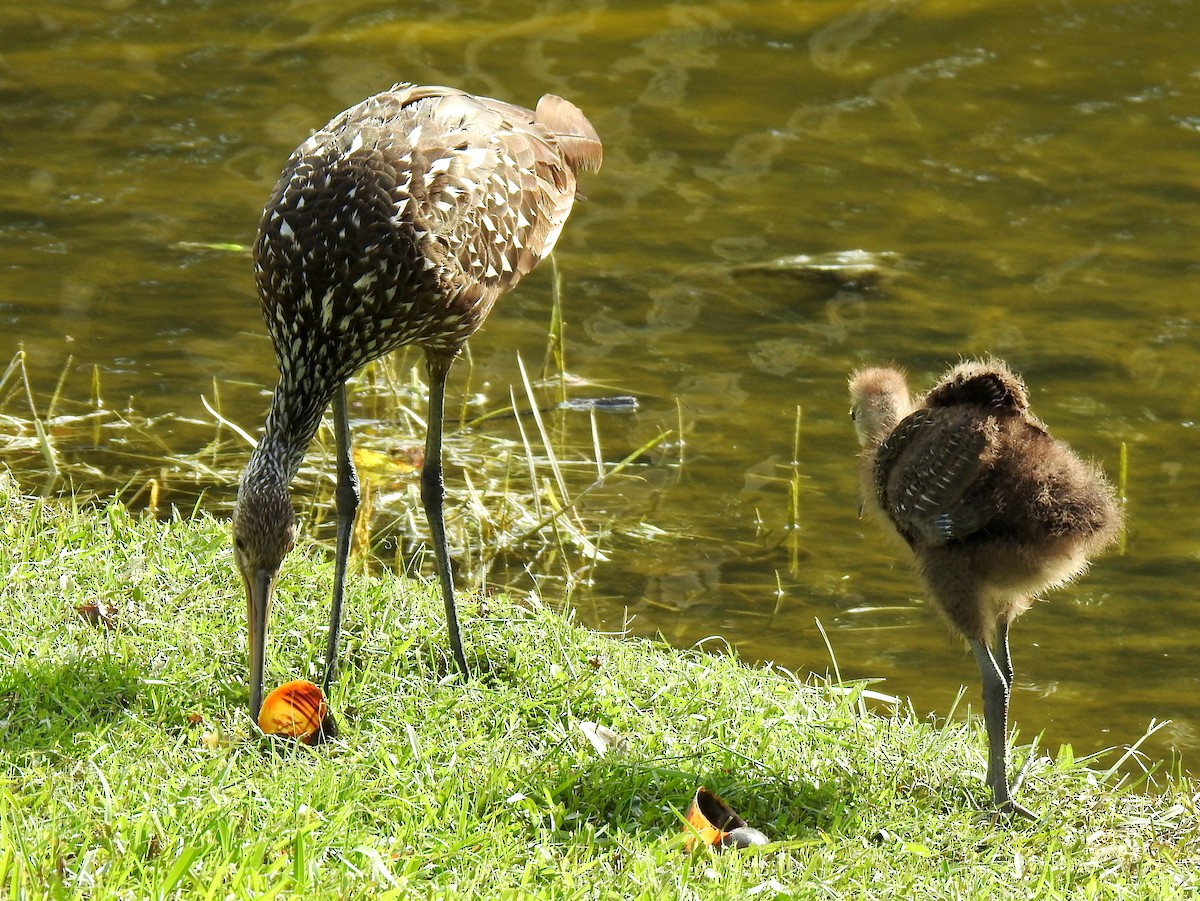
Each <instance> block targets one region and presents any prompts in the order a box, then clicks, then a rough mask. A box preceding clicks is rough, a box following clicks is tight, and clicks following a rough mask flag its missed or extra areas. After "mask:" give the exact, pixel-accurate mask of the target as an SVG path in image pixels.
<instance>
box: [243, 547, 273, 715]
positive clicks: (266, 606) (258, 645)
mask: <svg viewBox="0 0 1200 901" xmlns="http://www.w3.org/2000/svg"><path fill="white" fill-rule="evenodd" d="M276 575H277V574H276V573H274V572H271V571H270V570H266V569H260V570H257V571H255V572H254V573H253V575H252V576H251V577H249V578H247V579H246V616H247V619H248V620H249V624H250V718H251V719H253V720H254V721H255V722H258V712H259V710H261V709H262V685H263V668H264V665H265V663H266V654H267V617H268V615H269V614H270V612H271V597H272V595H274V593H275V576H276Z"/></svg>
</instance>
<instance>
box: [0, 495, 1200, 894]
mask: <svg viewBox="0 0 1200 901" xmlns="http://www.w3.org/2000/svg"><path fill="white" fill-rule="evenodd" d="M10 488H11V486H10ZM0 495H3V492H0ZM0 532H2V534H3V541H2V542H0V573H2V574H3V582H2V583H0V623H2V624H3V625H2V627H0V761H2V766H0V896H2V895H4V894H6V893H7V894H8V895H9V896H12V897H20V896H29V897H41V896H50V897H65V898H70V897H80V898H115V897H123V898H147V897H156V896H174V895H179V896H184V897H217V898H225V897H248V896H253V897H293V896H299V895H302V894H303V895H309V896H313V897H367V896H370V897H388V896H395V897H414V896H415V897H426V896H439V895H441V896H447V897H456V898H465V897H480V898H502V897H547V898H593V897H597V898H598V897H634V898H641V897H645V898H674V897H687V898H744V897H761V898H775V897H800V898H843V897H844V898H851V897H852V898H892V897H897V898H907V897H931V898H1021V899H1026V898H1043V897H1045V898H1058V897H1123V898H1124V897H1129V898H1135V897H1136V898H1167V897H1176V896H1188V895H1189V893H1190V894H1191V895H1192V896H1194V894H1195V893H1196V892H1197V891H1200V877H1198V876H1197V868H1198V865H1200V826H1198V825H1197V819H1196V814H1195V807H1194V805H1195V803H1196V800H1197V791H1198V789H1197V786H1196V785H1195V784H1191V783H1187V782H1184V781H1172V780H1166V781H1164V780H1162V779H1161V778H1160V780H1159V786H1158V787H1157V788H1155V789H1154V790H1153V791H1150V792H1129V791H1125V790H1114V789H1113V788H1112V787H1111V786H1106V785H1105V782H1104V780H1103V779H1101V778H1099V777H1098V776H1097V772H1096V771H1094V770H1091V769H1089V768H1088V767H1087V766H1085V765H1084V764H1083V763H1082V762H1080V761H1075V760H1072V759H1071V756H1070V754H1069V753H1067V752H1062V753H1059V754H1058V755H1057V759H1055V760H1053V761H1051V760H1049V759H1038V760H1036V761H1035V762H1034V764H1033V766H1032V767H1031V769H1030V773H1029V775H1028V778H1027V780H1026V785H1025V788H1024V789H1023V790H1022V794H1021V799H1022V800H1023V801H1024V802H1025V803H1026V804H1028V805H1029V806H1031V807H1032V808H1033V809H1034V810H1035V811H1038V812H1041V813H1045V814H1046V816H1045V817H1044V818H1043V820H1042V821H1041V822H1039V823H1026V822H1018V823H1016V824H1015V825H1014V826H1012V827H1011V828H1004V827H998V826H996V825H994V824H992V823H990V822H988V821H987V819H986V817H984V816H981V812H980V809H979V807H978V806H977V805H978V804H979V803H980V802H981V801H982V800H983V799H984V797H985V795H984V789H983V785H982V782H981V774H982V769H983V766H984V759H983V752H984V739H983V736H982V734H981V732H980V731H979V730H978V729H977V728H976V727H974V726H965V725H962V724H959V723H951V724H948V725H946V724H940V725H935V724H931V723H929V722H925V721H921V720H918V719H917V718H915V717H913V716H912V715H911V714H910V713H908V712H906V711H905V710H904V709H903V708H901V709H900V711H899V712H898V713H896V714H894V715H880V714H877V713H870V712H868V711H867V710H866V709H865V705H864V703H863V700H862V697H861V693H860V691H859V690H858V689H859V688H861V686H859V687H855V686H833V685H829V684H827V683H825V682H821V681H809V682H801V681H798V680H796V679H794V678H792V677H790V676H789V675H788V674H786V673H781V672H779V671H776V670H768V669H761V668H750V667H747V666H745V665H743V664H740V663H739V662H737V661H736V660H735V659H732V658H730V657H729V656H727V655H709V654H704V653H700V652H696V651H690V652H688V651H683V652H680V651H673V650H670V649H668V648H665V647H662V646H659V645H654V644H648V643H645V642H641V641H624V640H614V639H612V638H607V637H604V636H601V635H598V634H596V633H593V632H589V631H586V630H583V629H580V628H577V627H575V626H573V625H571V624H570V623H568V622H567V621H565V620H564V619H563V618H562V617H561V616H559V615H558V614H555V613H554V612H552V611H549V610H547V609H544V608H543V607H542V606H540V605H539V604H537V603H536V602H532V601H521V600H520V599H516V600H511V599H510V600H505V599H500V598H488V599H486V601H484V602H482V603H481V602H480V600H479V599H478V598H475V599H469V598H468V599H464V602H463V605H462V606H463V613H464V636H465V639H466V642H467V648H468V656H469V658H470V659H471V660H472V661H473V663H474V664H475V666H476V667H477V668H478V670H479V671H480V672H481V673H482V675H481V676H480V677H478V678H476V679H474V680H472V681H470V682H463V681H462V680H461V679H459V678H457V677H455V676H453V675H447V665H448V655H447V652H446V649H445V647H444V634H443V630H442V620H441V604H440V601H439V600H438V599H437V597H436V595H435V594H432V593H431V592H430V591H429V590H428V589H427V588H426V587H424V586H422V585H418V584H414V583H410V582H405V581H400V580H396V579H393V578H387V579H383V580H373V579H368V578H366V577H361V576H360V577H356V578H355V579H354V581H353V584H352V586H351V591H350V595H349V604H348V611H347V622H346V630H345V634H346V644H345V648H344V653H343V657H342V659H343V661H344V667H343V675H342V679H341V681H340V684H339V685H338V686H337V687H336V688H335V690H334V692H333V696H332V698H331V701H332V704H333V707H334V710H335V711H336V712H337V713H338V715H339V718H340V721H341V727H342V735H341V737H340V738H339V739H337V740H336V741H335V742H333V743H332V744H330V745H327V746H325V747H322V748H318V749H311V748H307V747H304V746H296V745H273V744H271V743H269V742H264V741H261V740H252V739H251V738H249V737H248V735H247V733H248V722H247V718H246V714H245V711H244V706H245V703H246V688H245V685H244V681H243V680H244V671H245V623H244V610H243V597H242V588H241V585H240V583H239V582H238V580H237V577H236V575H235V573H234V571H233V567H232V562H231V557H230V552H229V549H228V539H227V527H226V526H225V524H223V523H219V522H216V521H213V520H211V519H207V518H199V519H197V520H195V521H176V522H171V523H160V522H156V521H154V520H152V519H148V518H142V517H136V516H131V515H129V514H127V513H126V512H125V511H124V509H123V508H121V507H119V506H109V507H100V508H95V509H90V510H76V509H73V508H72V507H71V506H70V505H68V504H61V503H52V502H45V503H42V502H32V501H27V500H24V499H20V498H17V497H15V496H13V495H12V494H11V491H10V492H9V493H8V494H7V495H4V496H0ZM329 580H330V566H329V564H328V562H327V560H326V559H325V556H324V555H323V554H321V553H319V552H317V551H312V552H308V553H306V552H303V551H302V552H298V553H296V554H294V555H293V556H292V558H291V559H290V560H289V561H288V563H287V564H286V566H285V571H284V575H283V578H282V582H281V586H280V603H279V604H278V605H277V608H276V610H275V613H274V617H273V621H272V632H271V635H270V648H271V656H270V664H269V670H268V685H269V686H273V685H276V684H278V683H279V682H281V681H284V680H286V679H290V678H300V677H309V678H313V677H315V676H316V675H317V673H316V672H315V669H314V667H315V661H317V660H318V658H319V657H320V655H321V653H322V649H323V642H324V628H325V621H326V619H325V618H326V615H327V603H328V601H327V598H328V585H329ZM79 608H83V612H82V614H81V612H80V609H79ZM814 664H815V665H821V664H818V662H817V661H814ZM883 713H884V714H886V709H885V710H884V711H883ZM589 721H590V722H597V723H601V724H603V725H605V726H608V727H610V728H612V729H613V730H615V731H616V732H617V733H619V735H620V736H622V737H623V739H624V741H623V742H621V743H619V745H618V746H617V747H614V748H612V749H611V750H609V751H608V752H607V753H604V754H601V753H600V752H599V751H598V750H597V749H596V748H595V747H593V745H592V744H591V743H590V742H589V740H588V739H587V738H586V737H585V735H584V733H583V731H582V730H581V729H580V724H581V723H583V722H589ZM1130 738H1131V739H1133V738H1136V736H1130ZM1016 756H1017V758H1018V759H1019V760H1023V759H1024V756H1025V755H1024V754H1023V753H1021V752H1020V751H1018V753H1017V754H1016ZM1112 762H1113V761H1112V760H1106V761H1104V762H1103V763H1102V764H1099V765H1098V764H1093V766H1101V767H1102V766H1103V765H1107V764H1110V763H1112ZM700 785H705V786H708V787H709V788H711V789H712V790H714V791H716V792H717V793H718V794H720V795H722V796H723V797H724V798H725V799H726V800H727V801H728V802H729V803H730V804H732V805H733V806H734V807H735V808H736V809H737V810H738V812H739V813H740V814H742V816H744V817H745V818H746V819H747V820H748V821H750V822H751V823H752V824H755V825H757V826H758V827H759V828H761V829H762V830H763V831H764V832H765V833H766V834H767V835H768V836H769V837H770V838H771V839H772V840H773V841H774V844H772V845H771V846H769V847H767V848H766V849H761V850H751V851H746V852H723V853H716V852H712V851H708V850H702V851H698V852H694V853H690V854H689V853H687V852H685V851H684V850H683V847H682V840H683V833H682V830H681V821H680V814H682V812H683V810H684V808H685V807H686V805H687V804H688V801H689V799H690V798H691V796H692V795H693V793H694V792H695V790H696V788H697V787H698V786H700Z"/></svg>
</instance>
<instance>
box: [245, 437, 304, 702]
mask: <svg viewBox="0 0 1200 901" xmlns="http://www.w3.org/2000/svg"><path fill="white" fill-rule="evenodd" d="M271 472H272V471H271V470H270V469H269V468H260V467H256V466H255V465H254V461H253V460H252V461H251V465H250V466H249V467H247V469H246V473H245V475H243V476H242V482H241V485H240V487H239V488H238V499H237V506H236V507H235V508H234V511H233V556H234V559H235V560H236V561H237V566H238V571H239V572H240V573H241V574H242V581H243V582H245V584H246V615H247V618H248V621H249V626H250V639H249V645H250V715H251V716H252V717H254V718H255V719H257V718H258V711H259V708H260V707H261V706H262V683H263V667H264V663H265V660H266V641H267V617H268V615H269V614H270V612H271V599H272V597H273V596H274V594H275V580H276V578H277V577H278V576H279V567H280V566H281V565H282V563H283V558H284V557H285V556H287V553H288V551H290V550H291V549H292V546H293V545H294V544H295V543H296V513H295V511H294V510H293V509H292V499H291V497H290V496H289V494H288V490H287V485H286V484H285V483H284V481H283V480H282V479H281V478H279V477H276V476H274V475H273V474H271Z"/></svg>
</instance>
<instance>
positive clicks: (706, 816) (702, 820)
mask: <svg viewBox="0 0 1200 901" xmlns="http://www.w3.org/2000/svg"><path fill="white" fill-rule="evenodd" d="M685 819H686V820H687V823H686V824H685V825H684V827H683V828H684V829H685V830H686V831H687V838H686V839H685V840H684V847H685V848H687V849H688V850H689V851H691V850H692V848H694V847H695V846H696V845H697V844H698V843H701V842H703V843H704V844H706V845H712V846H713V847H714V848H749V847H750V846H751V845H766V844H769V843H770V840H769V839H768V838H767V837H766V836H765V835H763V834H762V833H761V832H759V831H758V830H757V829H755V828H754V827H753V826H751V825H749V824H748V823H747V822H746V821H745V820H743V819H742V818H741V817H740V816H738V815H737V813H736V812H735V811H734V809H733V808H732V807H730V806H729V805H728V804H726V803H725V802H724V801H722V800H721V799H720V798H719V797H718V796H717V795H715V794H713V793H712V792H710V791H709V790H708V789H707V788H704V787H703V786H702V787H700V788H698V789H696V796H695V797H694V798H692V803H691V805H690V806H689V807H688V809H687V815H686V817H685Z"/></svg>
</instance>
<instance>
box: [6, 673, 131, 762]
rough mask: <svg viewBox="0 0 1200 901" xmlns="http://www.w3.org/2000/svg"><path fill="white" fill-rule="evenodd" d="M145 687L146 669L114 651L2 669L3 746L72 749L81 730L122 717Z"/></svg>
mask: <svg viewBox="0 0 1200 901" xmlns="http://www.w3.org/2000/svg"><path fill="white" fill-rule="evenodd" d="M143 687H144V682H143V674H142V673H141V671H140V670H139V669H138V668H137V667H136V666H134V665H133V664H132V663H130V662H129V661H128V660H123V659H121V658H119V657H117V656H114V655H112V654H96V655H87V656H79V657H77V658H76V659H74V660H71V661H69V662H65V663H64V662H59V661H52V660H32V661H29V662H28V663H26V664H23V665H18V666H14V667H12V668H11V669H9V670H7V671H6V672H4V673H3V674H0V721H2V722H3V723H4V728H3V729H0V747H2V748H4V749H6V750H9V751H49V752H58V753H70V752H71V751H72V750H73V749H74V747H75V746H76V744H77V743H78V739H79V737H80V736H81V735H83V734H92V733H95V732H98V731H102V730H103V728H104V727H105V726H107V725H108V724H110V723H112V722H114V721H115V720H117V719H118V718H119V717H121V716H122V714H123V713H124V712H125V710H126V709H127V708H128V707H129V705H130V704H131V703H132V702H133V700H134V698H135V697H136V696H137V695H138V693H139V692H140V691H141V690H142V688H143Z"/></svg>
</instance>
